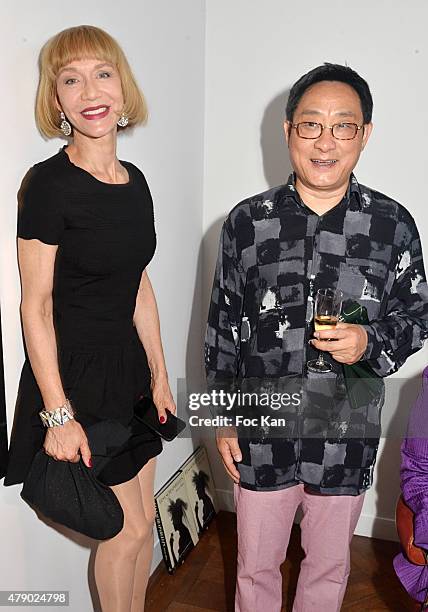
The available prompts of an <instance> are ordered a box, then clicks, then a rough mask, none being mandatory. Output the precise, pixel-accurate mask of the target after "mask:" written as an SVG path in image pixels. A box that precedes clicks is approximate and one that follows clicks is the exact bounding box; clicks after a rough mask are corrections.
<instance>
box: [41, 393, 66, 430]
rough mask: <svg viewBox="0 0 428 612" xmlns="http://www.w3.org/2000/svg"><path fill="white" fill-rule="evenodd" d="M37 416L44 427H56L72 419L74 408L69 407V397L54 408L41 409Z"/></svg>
mask: <svg viewBox="0 0 428 612" xmlns="http://www.w3.org/2000/svg"><path fill="white" fill-rule="evenodd" d="M39 416H40V418H41V419H42V423H43V425H44V426H45V427H57V426H58V425H64V424H65V423H67V421H71V420H73V419H74V410H73V408H72V407H71V403H70V400H69V399H66V400H65V404H63V405H62V406H60V407H59V408H55V410H41V411H40V412H39Z"/></svg>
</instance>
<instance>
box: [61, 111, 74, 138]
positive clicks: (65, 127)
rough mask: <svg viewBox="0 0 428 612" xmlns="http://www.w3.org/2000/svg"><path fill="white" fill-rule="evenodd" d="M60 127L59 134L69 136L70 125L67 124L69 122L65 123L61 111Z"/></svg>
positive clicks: (65, 120)
mask: <svg viewBox="0 0 428 612" xmlns="http://www.w3.org/2000/svg"><path fill="white" fill-rule="evenodd" d="M60 118H61V125H60V126H59V127H60V130H61V132H62V133H63V134H64V136H70V134H71V125H70V124H69V122H68V121H67V119H66V118H65V115H64V113H63V112H62V111H61V115H60Z"/></svg>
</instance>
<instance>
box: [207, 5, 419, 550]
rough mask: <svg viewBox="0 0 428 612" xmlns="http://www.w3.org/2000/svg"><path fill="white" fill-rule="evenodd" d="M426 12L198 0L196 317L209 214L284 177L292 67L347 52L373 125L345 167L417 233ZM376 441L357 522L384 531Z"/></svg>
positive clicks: (212, 240) (387, 527) (388, 451)
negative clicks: (200, 116)
mask: <svg viewBox="0 0 428 612" xmlns="http://www.w3.org/2000/svg"><path fill="white" fill-rule="evenodd" d="M427 22H428V5H427V3H426V2H425V1H424V0H413V2H411V3H408V4H406V5H404V4H403V3H402V2H400V0H377V1H376V2H371V1H369V0H359V2H358V3H354V4H349V3H344V2H342V1H341V0H326V1H325V2H322V3H319V2H316V1H315V0H309V1H306V2H302V3H299V2H291V1H289V0H265V2H258V1H257V0H233V2H230V1H229V0H211V1H210V0H209V1H208V2H207V28H206V87H205V99H206V105H205V175H204V176H205V178H204V225H203V231H204V274H203V282H204V290H203V299H204V306H203V311H204V317H205V316H206V312H207V300H208V297H209V294H210V289H211V282H212V274H213V267H214V262H215V258H216V251H217V243H218V235H219V231H220V225H221V222H222V221H223V219H224V217H225V215H226V214H227V212H228V211H229V210H230V209H231V208H232V207H233V206H234V205H235V204H237V203H238V202H239V201H240V200H242V199H243V198H245V197H247V196H249V195H252V194H254V193H259V192H260V191H263V190H265V189H267V188H268V186H273V185H277V184H280V183H283V182H284V181H285V180H286V178H287V176H288V173H289V172H290V164H289V161H288V157H287V151H286V147H285V145H284V143H283V136H282V134H283V132H282V122H283V119H284V107H285V101H286V98H287V95H288V92H289V89H290V87H291V85H292V84H293V83H294V82H295V81H296V80H297V78H299V77H300V76H301V75H302V74H304V73H305V72H307V71H308V70H310V69H311V68H313V67H315V66H317V65H319V64H322V63H323V62H325V61H329V62H337V63H342V64H344V63H347V64H348V65H350V66H351V67H352V68H354V69H355V70H357V71H358V72H359V73H360V74H361V75H362V76H363V77H364V78H365V79H366V80H367V81H368V83H369V85H370V86H371V90H372V94H373V98H374V119H373V121H374V126H375V128H374V131H373V134H372V137H371V142H369V145H368V147H367V149H366V150H365V151H364V153H363V155H362V157H361V160H360V163H359V166H358V167H357V170H356V175H357V178H358V179H359V181H360V182H361V183H365V184H367V185H370V186H371V187H374V188H376V189H379V190H380V191H382V192H383V193H387V194H388V195H390V196H392V197H394V198H396V199H398V201H400V202H401V203H403V204H404V205H405V206H407V207H408V209H409V210H410V211H411V213H412V214H413V216H414V218H415V219H416V222H417V224H418V227H419V230H420V233H421V237H422V244H423V245H426V244H428V243H427V240H428V215H427V214H426V199H427V196H426V193H427V171H426V168H427V162H428V154H427V149H426V142H425V141H426V135H427V127H428V114H427V111H426V104H425V101H426V99H427V95H428V87H427V79H426V74H427V71H428V40H427V36H426V24H427ZM425 251H426V253H425V256H426V263H427V268H428V248H426V249H425ZM426 363H427V349H426V348H425V349H423V350H422V351H420V352H419V353H418V354H417V355H416V356H414V357H412V358H411V359H410V361H409V362H408V363H407V364H406V365H405V367H403V368H402V369H401V370H400V373H399V374H397V375H396V377H397V378H400V381H399V384H400V387H401V392H400V394H397V393H392V394H390V395H389V396H388V398H387V402H386V405H385V408H384V413H383V417H384V419H383V420H384V431H385V432H388V431H390V428H391V426H392V423H393V424H394V425H396V423H397V421H398V420H400V418H401V419H403V418H404V420H405V417H406V415H407V411H408V408H409V404H410V402H411V399H412V398H413V397H414V394H415V392H416V390H417V386H418V385H419V380H420V373H421V371H422V368H423V367H424V365H425V364H426ZM413 378H414V380H413V381H412V382H409V380H411V379H413ZM404 387H405V388H404ZM381 448H382V449H383V450H382V452H381V453H380V456H379V457H378V461H377V472H376V480H375V483H374V486H373V488H372V489H371V490H370V492H369V493H368V494H367V496H366V500H365V505H364V509H363V514H362V517H361V520H360V522H359V525H358V528H357V532H358V533H361V534H365V535H370V534H376V535H377V536H379V537H391V538H393V537H395V527H394V522H393V516H394V505H395V501H396V497H397V495H398V491H399V484H398V483H399V471H398V470H399V441H398V440H397V438H395V439H387V440H386V441H383V442H382V445H381ZM212 456H213V457H214V456H215V455H214V454H213V453H212ZM215 478H216V482H217V486H218V488H219V490H220V494H221V497H222V499H223V503H224V504H225V505H229V507H230V503H231V494H230V491H231V487H230V484H229V482H228V480H227V478H226V477H225V476H224V473H223V469H222V467H221V466H220V464H219V462H218V461H216V462H215Z"/></svg>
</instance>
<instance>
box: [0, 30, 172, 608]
mask: <svg viewBox="0 0 428 612" xmlns="http://www.w3.org/2000/svg"><path fill="white" fill-rule="evenodd" d="M146 116H147V110H146V105H145V102H144V98H143V95H142V94H141V92H140V90H139V88H138V86H137V84H136V81H135V79H134V77H133V75H132V72H131V70H130V67H129V65H128V62H127V60H126V58H125V56H124V54H123V51H122V50H121V48H120V47H119V46H118V44H117V43H116V42H115V40H114V39H113V38H112V37H111V36H109V35H108V34H107V33H106V32H104V31H103V30H100V29H99V28H96V27H92V26H78V27H74V28H69V29H67V30H64V31H63V32H60V33H59V34H57V35H56V36H54V37H53V38H52V39H51V40H50V41H48V43H47V44H46V45H45V47H44V48H43V49H42V52H41V56H40V82H39V88H38V93H37V102H36V120H37V125H38V127H39V129H40V131H41V133H42V134H43V135H44V136H46V137H48V138H51V137H55V136H60V135H63V136H65V137H67V138H69V141H68V145H67V146H64V147H63V148H62V149H61V150H60V151H59V152H58V153H57V154H56V155H53V156H52V157H50V158H49V159H47V160H45V161H42V162H40V163H38V164H36V165H35V166H33V168H32V169H31V170H30V172H29V173H28V175H27V176H26V179H25V187H24V186H23V188H22V189H21V195H22V197H21V198H20V199H21V201H20V206H19V213H18V259H19V266H20V273H21V281H22V302H21V315H22V322H23V330H24V337H25V346H26V357H27V359H26V362H25V364H24V367H23V370H22V374H21V380H20V386H19V393H18V401H17V405H16V410H15V417H14V426H13V432H12V437H11V445H10V451H9V464H8V469H7V473H6V477H5V483H4V484H5V485H12V484H16V483H19V482H23V481H24V479H25V477H26V474H27V473H28V470H29V468H30V465H31V462H32V459H33V457H34V455H35V453H36V452H37V451H38V450H39V449H40V448H42V447H43V448H44V450H45V452H46V453H47V454H48V455H50V456H51V457H53V458H54V459H56V460H58V461H72V462H77V461H79V460H80V457H81V458H82V460H83V462H84V463H85V465H86V466H87V467H89V468H90V467H91V449H90V447H89V445H88V439H87V436H86V434H85V427H86V426H90V425H93V424H94V423H99V422H100V421H104V420H109V421H112V420H113V421H116V422H120V423H121V424H123V425H125V426H127V427H128V430H129V431H131V432H132V435H131V437H130V439H129V440H128V441H127V442H126V443H125V445H124V446H123V447H120V452H117V453H115V454H114V455H113V458H112V459H111V460H110V461H109V463H108V464H107V465H106V466H105V467H104V468H103V470H102V471H101V473H100V474H99V475H98V478H99V479H100V480H101V481H102V482H104V483H105V484H107V485H109V486H111V488H112V489H113V491H114V493H115V494H116V496H117V498H118V500H119V502H120V504H121V506H122V508H123V511H124V526H123V529H122V530H121V531H120V533H119V534H118V535H116V536H115V537H113V538H111V539H109V540H105V541H102V542H99V544H98V548H97V552H96V558H95V566H94V571H95V580H96V584H97V588H98V592H99V597H100V602H101V606H102V609H103V612H110V611H111V612H129V611H131V612H137V610H138V611H139V612H140V611H141V610H143V608H144V599H145V592H146V587H147V580H148V576H149V570H150V565H151V559H152V550H153V522H154V500H153V482H154V472H155V456H156V455H158V454H159V453H160V452H161V450H162V444H161V441H160V439H159V438H158V437H156V436H155V435H152V434H151V433H150V432H149V431H148V430H147V429H145V428H144V426H143V425H141V423H139V422H138V421H137V419H136V418H135V415H134V406H135V404H136V402H137V401H138V399H139V398H140V397H141V396H143V395H148V396H151V397H152V398H153V401H154V403H155V405H156V408H157V411H158V415H159V420H160V422H161V423H162V422H165V420H166V419H167V415H168V412H167V410H169V411H170V412H172V413H174V412H175V405H174V401H173V398H172V395H171V391H170V388H169V383H168V377H167V372H166V367H165V361H164V356H163V350H162V343H161V337H160V326H159V318H158V311H157V306H156V300H155V297H154V294H153V289H152V286H151V284H150V280H149V277H148V275H147V272H146V266H147V264H148V263H149V261H150V260H151V258H152V256H153V253H154V250H155V245H156V234H155V230H154V217H153V206H152V200H151V196H150V191H149V188H148V186H147V183H146V181H145V178H144V175H143V174H142V172H141V171H140V170H139V169H138V168H136V167H135V166H134V165H133V164H131V163H129V162H124V161H119V160H118V159H117V157H116V141H117V132H118V130H125V129H128V127H129V126H133V125H137V124H141V123H143V122H144V121H145V120H146ZM45 426H46V427H45Z"/></svg>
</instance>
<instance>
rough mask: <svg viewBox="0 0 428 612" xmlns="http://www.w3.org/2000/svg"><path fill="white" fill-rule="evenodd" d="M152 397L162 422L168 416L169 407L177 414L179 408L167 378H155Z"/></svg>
mask: <svg viewBox="0 0 428 612" xmlns="http://www.w3.org/2000/svg"><path fill="white" fill-rule="evenodd" d="M152 397H153V401H154V403H155V406H156V408H157V411H158V416H159V421H160V423H165V422H166V420H167V418H168V413H167V412H166V410H167V409H168V410H169V411H170V412H172V414H175V413H176V411H177V408H176V406H175V402H174V398H173V397H172V393H171V389H170V388H169V383H168V380H167V379H166V378H162V379H161V380H155V381H154V382H153V383H152Z"/></svg>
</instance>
